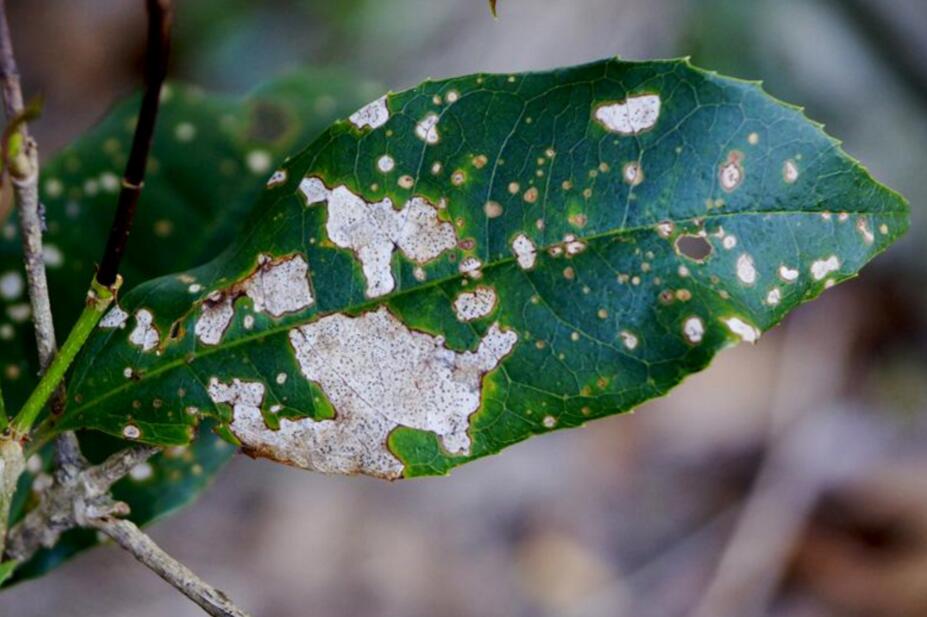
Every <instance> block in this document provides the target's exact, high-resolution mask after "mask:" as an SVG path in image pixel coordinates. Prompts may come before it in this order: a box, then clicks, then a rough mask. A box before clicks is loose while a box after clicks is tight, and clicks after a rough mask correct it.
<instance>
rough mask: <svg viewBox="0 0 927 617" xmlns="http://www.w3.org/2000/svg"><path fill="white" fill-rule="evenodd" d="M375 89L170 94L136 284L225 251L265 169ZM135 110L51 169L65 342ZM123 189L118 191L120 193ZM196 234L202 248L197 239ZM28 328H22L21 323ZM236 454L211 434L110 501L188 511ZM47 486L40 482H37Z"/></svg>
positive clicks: (26, 481) (9, 264) (29, 367)
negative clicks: (193, 235) (243, 94)
mask: <svg viewBox="0 0 927 617" xmlns="http://www.w3.org/2000/svg"><path fill="white" fill-rule="evenodd" d="M375 90H376V86H374V85H372V84H369V83H360V84H359V83H357V81H356V80H350V79H346V78H345V77H344V76H343V75H341V74H338V73H335V72H331V71H301V72H296V73H293V74H290V75H287V76H285V77H282V78H279V79H276V80H273V81H271V82H269V83H268V84H266V85H265V86H262V87H260V88H258V89H257V90H255V91H253V92H252V93H250V94H249V95H247V96H246V97H236V96H218V95H215V94H205V93H203V92H202V91H201V90H199V89H198V88H195V87H189V86H184V85H181V84H172V85H170V86H168V87H167V88H166V89H165V91H164V96H163V105H162V108H161V111H160V116H159V123H158V125H157V132H156V134H155V139H154V143H153V149H152V157H151V161H152V163H151V169H150V173H149V178H148V181H147V184H146V190H145V192H144V193H143V196H142V202H141V204H140V206H139V220H138V223H137V225H136V227H135V230H134V232H133V237H132V241H131V242H130V244H129V251H128V254H127V257H126V260H125V263H124V267H123V274H124V275H125V276H126V278H127V279H128V280H129V281H136V282H138V281H144V280H147V279H149V278H152V277H155V276H158V275H160V274H163V273H165V272H170V271H173V270H177V269H182V268H187V267H190V266H192V265H194V264H195V263H197V262H201V261H202V260H203V257H204V256H205V255H208V254H210V253H215V251H216V247H221V246H224V245H226V244H228V242H230V241H231V239H232V238H234V237H235V235H236V234H237V233H238V232H239V230H240V228H241V225H242V222H243V215H244V214H245V213H246V212H247V211H248V210H249V209H250V208H251V207H252V205H253V202H254V200H255V199H256V197H257V195H258V194H259V193H260V192H261V191H262V190H263V188H264V176H265V175H266V171H267V169H268V168H269V167H270V166H272V165H274V164H275V163H276V162H277V161H278V160H281V159H282V158H283V156H284V155H285V153H286V152H288V151H291V150H292V149H293V148H294V147H295V145H296V144H302V143H305V142H307V141H310V140H312V139H314V138H315V137H316V136H318V135H319V133H321V131H322V130H323V129H325V128H326V127H327V126H328V125H329V124H331V122H332V121H333V120H334V119H335V118H337V117H339V116H340V115H343V114H345V113H349V112H350V111H351V110H352V109H353V108H355V107H356V106H357V105H359V104H361V103H362V102H363V101H364V100H366V99H367V98H369V97H371V96H373V95H374V93H375ZM137 110H138V100H137V97H133V98H131V99H129V100H126V101H123V102H121V103H119V104H118V105H116V106H115V107H114V108H113V109H112V110H111V111H110V113H109V114H108V115H107V117H106V118H105V119H104V120H103V121H102V122H101V123H100V124H99V125H98V126H97V127H95V128H94V129H93V130H91V131H90V132H89V133H88V134H86V135H85V136H83V137H81V138H80V139H79V140H77V141H76V142H75V143H74V144H73V145H71V146H69V147H68V148H66V149H64V150H63V151H61V152H60V153H58V154H57V155H56V156H55V157H53V158H52V159H51V160H50V161H48V162H47V163H46V164H45V165H44V168H43V179H44V181H43V183H42V197H43V203H44V204H45V206H46V212H47V223H48V233H47V245H48V251H49V256H50V259H49V263H48V273H49V282H50V289H51V294H52V303H53V307H54V311H55V316H56V319H57V322H58V324H57V325H58V331H59V332H67V328H69V327H70V325H71V324H72V323H73V322H74V320H75V319H76V317H77V315H78V313H79V312H80V309H81V308H82V306H83V297H84V295H85V294H86V291H87V285H88V282H89V279H90V276H91V275H92V268H93V264H94V261H95V260H96V259H97V258H98V257H99V254H100V251H101V250H102V245H103V242H104V241H105V234H106V233H107V232H108V229H109V225H110V222H111V219H112V214H113V209H114V208H115V205H116V198H115V190H116V188H117V187H118V177H119V174H120V170H121V169H122V167H123V166H124V164H125V156H126V155H127V153H128V150H129V144H130V140H131V138H132V128H133V126H134V118H135V114H136V113H137ZM114 183H115V184H114ZM4 229H5V233H4V234H3V236H4V237H3V239H2V240H0V292H2V293H0V308H2V309H3V315H0V338H3V339H4V342H3V343H2V344H0V366H3V367H5V375H6V377H5V378H4V386H5V391H6V393H7V394H8V395H10V402H11V403H12V404H13V405H11V406H15V405H18V404H20V403H22V401H23V399H24V397H25V396H26V395H27V394H28V391H29V390H30V389H31V388H32V387H34V385H35V383H36V379H35V378H34V377H33V376H34V375H35V372H36V367H35V365H34V362H35V359H34V355H35V351H34V345H35V344H34V336H33V333H32V324H31V321H29V320H28V319H25V317H26V316H27V314H28V313H27V311H28V304H27V299H26V297H25V289H24V285H23V282H22V281H23V275H22V272H21V270H22V264H21V253H20V248H19V239H18V237H17V235H16V230H15V226H14V225H13V224H12V223H9V224H8V225H7V227H5V228H4ZM193 229H195V230H196V236H197V237H196V240H195V241H193V239H192V238H191V235H190V231H191V230H193ZM16 317H23V319H16ZM80 439H81V446H82V449H83V451H84V452H85V454H86V455H87V456H88V457H89V458H90V459H91V460H92V461H94V462H99V461H101V460H102V459H103V458H105V457H106V456H107V455H108V454H110V453H112V452H114V451H116V450H117V449H120V448H123V447H125V446H126V443H125V441H124V440H122V439H115V438H112V437H109V436H107V435H104V434H102V433H93V432H91V433H82V434H81V435H80ZM233 452H234V448H232V447H230V446H228V444H227V443H226V442H224V441H222V440H220V439H219V438H218V437H216V436H215V434H213V433H212V432H211V431H202V432H201V435H200V438H199V439H197V440H196V442H195V443H194V444H192V446H191V447H189V448H176V449H173V450H170V451H168V452H167V453H165V454H163V455H159V456H157V457H155V458H153V459H152V460H151V461H150V462H149V463H148V464H146V465H143V466H141V467H140V468H139V469H138V470H137V472H136V473H134V474H133V476H132V477H130V478H127V479H126V480H124V481H122V482H120V483H118V484H117V485H116V486H115V487H114V493H115V495H116V497H117V498H118V499H121V500H123V501H126V502H127V503H129V504H130V506H131V508H132V518H133V520H135V521H136V522H138V523H140V524H142V523H147V522H150V521H152V520H154V519H155V518H158V517H160V516H164V515H165V514H167V513H169V512H171V511H173V510H175V509H177V508H179V507H181V506H183V505H185V504H186V503H188V502H189V501H190V500H191V499H193V498H194V497H195V496H196V495H197V494H198V493H199V492H200V491H201V490H202V489H203V488H205V487H206V486H207V485H208V483H209V481H210V480H211V478H212V477H213V475H214V474H215V473H216V472H217V471H218V470H219V469H220V468H221V467H222V465H224V464H225V463H226V462H227V461H228V460H229V458H230V457H231V455H232V453H233ZM42 458H43V460H44V462H40V461H39V460H34V461H33V462H32V465H31V467H32V471H31V472H29V473H27V474H26V476H25V477H24V478H23V482H22V490H21V491H20V492H19V494H18V496H17V497H18V499H17V508H16V509H15V510H14V515H16V516H18V515H19V513H21V512H22V511H23V510H24V508H26V507H28V506H29V503H30V499H31V496H30V493H31V486H32V483H33V480H34V478H35V476H36V475H37V474H38V473H39V470H40V468H44V469H48V467H49V465H50V459H51V449H50V448H46V449H45V450H44V451H43V453H42ZM41 483H42V482H41V481H40V482H39V485H41ZM95 542H96V535H95V534H94V533H93V532H88V531H73V532H70V533H69V534H67V535H66V536H65V537H64V538H63V539H62V541H61V542H60V543H59V544H58V545H57V546H55V548H54V549H52V550H48V551H42V552H41V553H40V554H39V555H37V556H36V558H35V559H33V560H32V561H31V562H30V563H28V564H24V566H22V567H21V568H20V569H19V570H18V571H17V578H18V579H21V578H23V577H27V576H34V575H37V574H40V573H42V572H44V571H46V570H47V569H48V568H50V567H52V566H54V565H55V564H57V563H59V562H60V561H61V560H63V559H65V558H66V557H68V556H70V555H71V554H72V553H74V552H75V551H77V550H80V549H81V548H84V547H85V546H88V545H90V544H94V543H95Z"/></svg>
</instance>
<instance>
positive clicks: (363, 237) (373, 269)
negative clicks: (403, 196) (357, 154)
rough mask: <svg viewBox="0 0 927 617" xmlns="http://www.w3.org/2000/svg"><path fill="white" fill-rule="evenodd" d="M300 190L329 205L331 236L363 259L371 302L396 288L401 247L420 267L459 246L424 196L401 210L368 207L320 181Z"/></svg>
mask: <svg viewBox="0 0 927 617" xmlns="http://www.w3.org/2000/svg"><path fill="white" fill-rule="evenodd" d="M301 188H302V189H303V194H304V195H305V196H306V199H307V202H308V203H309V204H310V205H311V204H314V203H318V202H320V201H327V202H328V221H327V222H326V225H325V229H326V231H327V232H328V237H329V239H331V241H332V242H334V243H335V245H337V246H339V247H341V248H346V249H350V250H352V251H354V253H355V255H356V256H357V258H358V259H359V260H360V262H361V267H362V269H363V271H364V277H365V278H366V279H367V292H366V293H367V297H368V298H376V297H378V296H382V295H384V294H387V293H389V292H391V291H392V290H393V288H394V287H395V285H396V283H395V280H394V279H393V272H392V268H391V263H390V262H391V260H392V255H393V251H395V250H396V249H397V248H398V249H399V250H400V251H402V253H403V254H404V255H405V256H406V257H408V258H409V259H411V260H412V261H414V262H416V263H417V264H420V265H421V264H425V263H428V262H430V261H432V260H434V259H436V258H437V257H438V256H439V255H441V253H443V252H444V251H447V250H450V249H453V248H454V247H456V246H457V234H456V233H455V231H454V226H453V225H452V224H451V223H448V222H445V221H441V220H440V219H439V218H438V210H437V208H435V207H434V206H433V205H432V204H430V203H429V202H428V201H426V200H425V199H424V198H422V197H413V198H412V199H410V200H409V201H407V202H406V204H405V206H404V207H403V208H402V210H398V211H397V210H396V209H395V208H394V207H393V202H392V200H390V199H389V198H386V199H384V200H383V201H378V202H376V203H368V202H367V201H365V200H364V199H363V198H361V197H360V196H359V195H356V194H354V193H353V192H352V191H351V190H350V189H348V188H347V187H346V186H343V185H342V186H338V187H336V188H334V189H332V190H329V189H328V188H327V187H326V186H325V184H324V183H323V182H322V181H321V180H319V179H318V178H306V179H305V180H303V182H302V184H301Z"/></svg>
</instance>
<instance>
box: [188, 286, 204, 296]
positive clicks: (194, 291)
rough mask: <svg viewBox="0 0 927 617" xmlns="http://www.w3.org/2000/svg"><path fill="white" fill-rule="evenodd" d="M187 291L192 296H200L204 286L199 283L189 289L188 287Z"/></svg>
mask: <svg viewBox="0 0 927 617" xmlns="http://www.w3.org/2000/svg"><path fill="white" fill-rule="evenodd" d="M187 291H189V292H190V293H192V294H198V293H200V292H201V291H203V286H202V285H200V284H199V283H193V284H191V285H190V286H189V287H187Z"/></svg>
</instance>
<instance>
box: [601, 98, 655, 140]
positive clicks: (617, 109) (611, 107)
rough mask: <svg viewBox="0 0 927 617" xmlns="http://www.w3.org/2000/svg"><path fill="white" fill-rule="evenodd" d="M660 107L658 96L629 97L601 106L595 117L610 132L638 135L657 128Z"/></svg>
mask: <svg viewBox="0 0 927 617" xmlns="http://www.w3.org/2000/svg"><path fill="white" fill-rule="evenodd" d="M660 105H661V101H660V97H659V95H656V94H643V95H638V96H629V97H628V98H627V99H625V100H624V101H620V102H618V103H605V104H602V105H599V106H598V107H596V109H595V112H594V117H595V119H596V120H597V121H598V122H599V123H600V124H601V125H602V126H603V127H605V129H606V130H607V131H609V132H612V133H618V134H620V135H637V134H639V133H643V132H645V131H648V130H650V129H652V128H653V127H654V126H656V124H657V120H659V118H660Z"/></svg>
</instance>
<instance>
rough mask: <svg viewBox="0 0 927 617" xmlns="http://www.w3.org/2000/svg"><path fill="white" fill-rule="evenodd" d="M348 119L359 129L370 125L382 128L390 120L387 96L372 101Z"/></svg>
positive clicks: (373, 127)
mask: <svg viewBox="0 0 927 617" xmlns="http://www.w3.org/2000/svg"><path fill="white" fill-rule="evenodd" d="M348 120H349V121H350V122H351V124H353V125H354V126H356V127H357V128H358V129H363V128H364V127H369V128H371V129H376V128H380V127H381V126H383V125H384V124H386V121H387V120H389V108H388V107H387V105H386V97H385V96H382V97H380V98H378V99H377V100H375V101H373V102H372V103H368V104H367V105H365V106H363V107H361V108H360V109H358V110H357V111H356V112H354V113H353V114H351V115H350V116H349V117H348Z"/></svg>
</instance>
